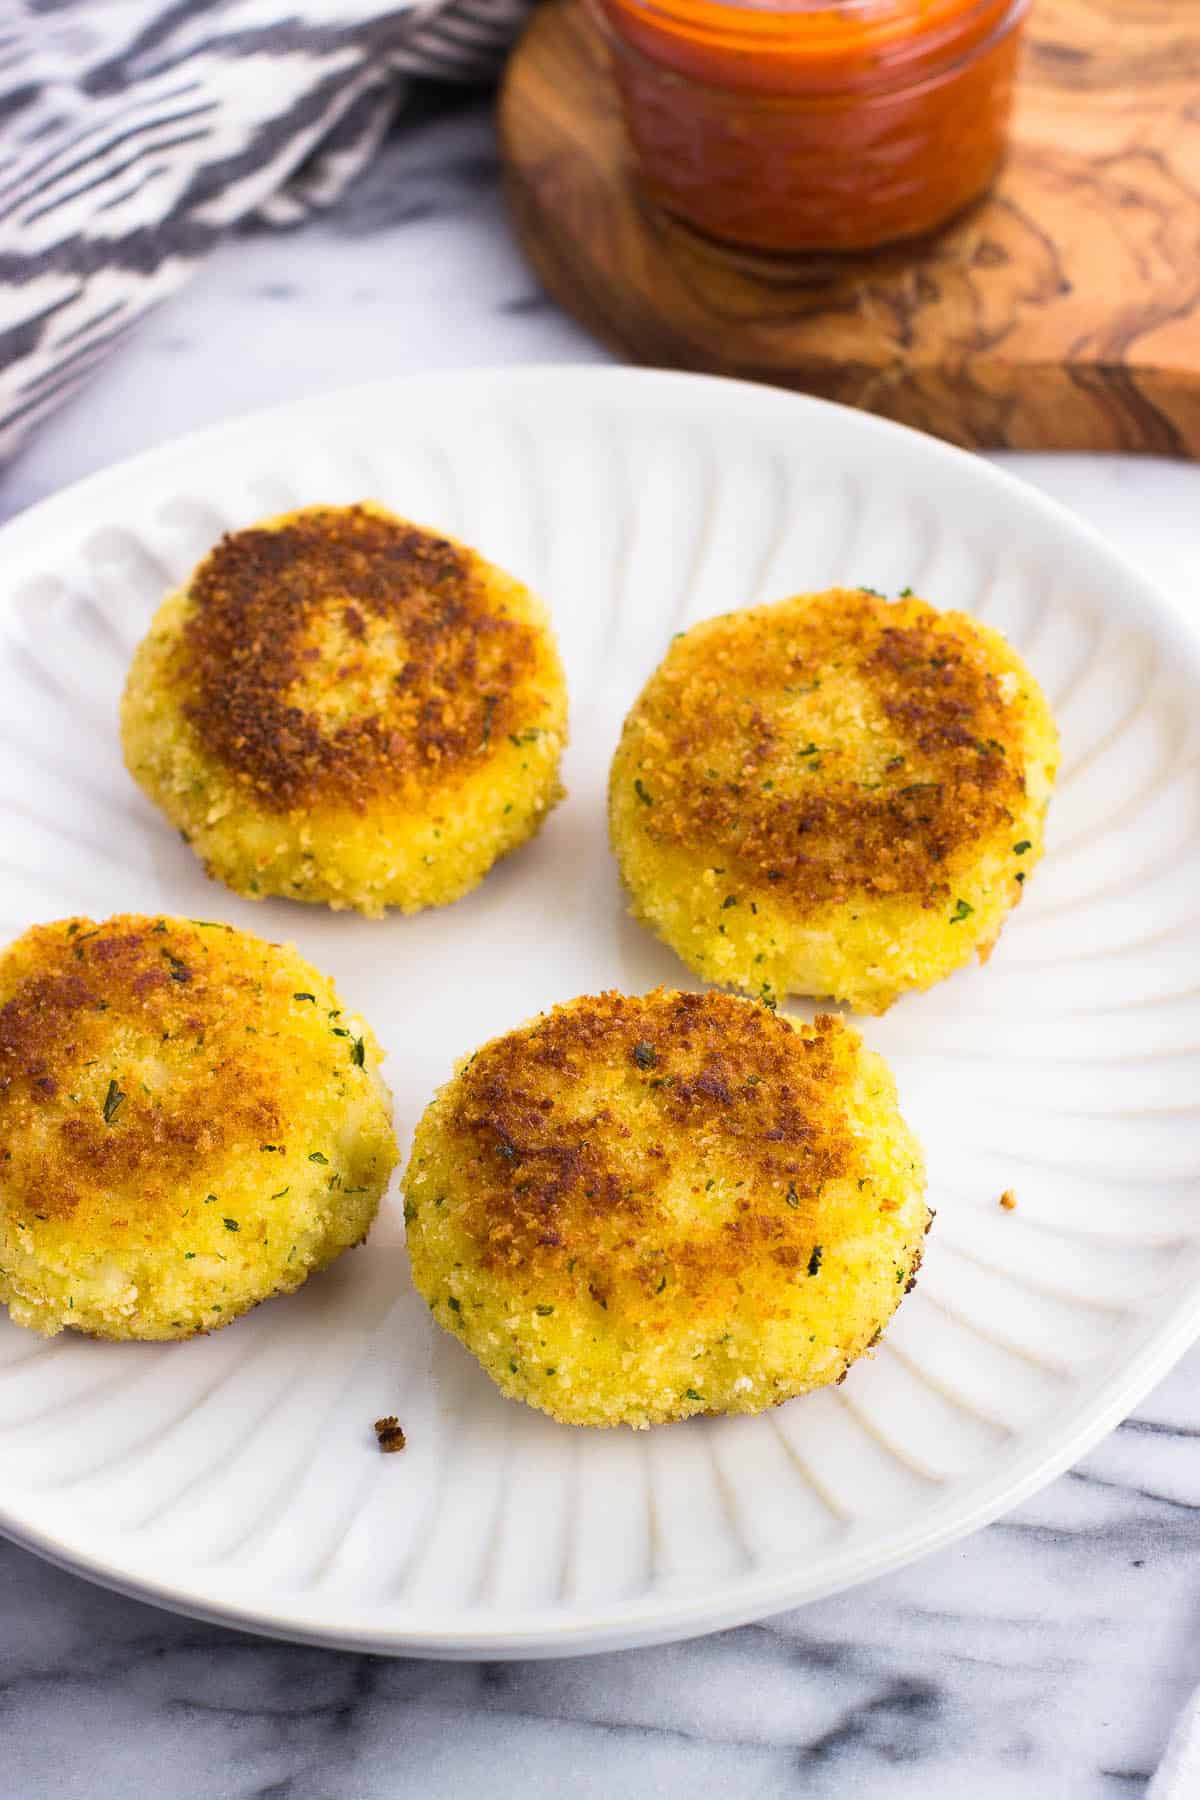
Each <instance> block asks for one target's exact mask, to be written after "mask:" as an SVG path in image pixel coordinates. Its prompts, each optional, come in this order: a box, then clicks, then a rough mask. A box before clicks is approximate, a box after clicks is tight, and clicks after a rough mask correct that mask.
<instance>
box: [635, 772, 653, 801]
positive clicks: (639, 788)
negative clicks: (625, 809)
mask: <svg viewBox="0 0 1200 1800" xmlns="http://www.w3.org/2000/svg"><path fill="white" fill-rule="evenodd" d="M633 791H634V793H635V794H636V795H637V797H638V799H639V800H640V801H641V803H642V805H643V806H653V805H654V801H653V800H652V799H651V798H650V795H649V794H648V793H647V792H646V790H645V788H644V787H643V785H642V778H641V776H640V775H636V776H635V777H634V781H633Z"/></svg>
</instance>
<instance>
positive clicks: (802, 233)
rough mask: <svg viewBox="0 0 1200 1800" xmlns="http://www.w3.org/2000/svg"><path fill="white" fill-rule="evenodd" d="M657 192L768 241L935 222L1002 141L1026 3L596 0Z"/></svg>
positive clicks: (869, 234)
mask: <svg viewBox="0 0 1200 1800" xmlns="http://www.w3.org/2000/svg"><path fill="white" fill-rule="evenodd" d="M591 4H592V7H593V10H594V12H595V13H596V14H597V15H598V17H599V18H600V21H601V23H602V25H603V26H604V28H605V31H606V34H607V36H608V38H609V40H610V43H611V45H612V48H613V60H614V67H615V73H616V77H617V83H618V86H619V88H620V91H621V97H622V102H623V105H624V109H625V117H626V123H627V126H628V130H629V134H630V137H631V139H632V143H633V147H634V151H635V154H636V156H637V159H638V163H639V165H640V169H641V174H642V179H643V183H644V185H645V187H646V189H647V190H648V192H649V194H650V196H651V198H652V199H654V200H655V201H657V202H658V203H659V205H661V206H663V207H664V208H665V209H666V210H667V211H669V212H671V213H675V214H677V215H678V216H679V217H681V218H683V219H685V220H686V221H687V222H688V223H689V224H691V225H693V226H695V227H696V228H697V229H698V230H700V231H702V232H705V233H707V234H708V235H710V236H712V237H715V238H719V239H722V240H724V241H726V242H729V243H733V244H740V245H748V246H751V247H753V248H756V249H763V250H862V249H867V248H870V247H872V246H873V245H876V244H883V243H889V242H892V241H893V240H895V239H898V238H906V237H914V236H917V235H918V234H920V233H922V232H925V231H930V230H932V229H933V228H934V227H935V226H937V225H940V224H941V223H942V222H943V221H944V220H946V219H948V218H950V217H951V216H952V215H953V214H954V213H956V212H958V211H959V210H960V208H962V207H963V206H965V205H966V204H967V203H968V201H970V200H972V199H974V198H975V196H976V195H977V194H979V193H980V192H982V190H983V189H984V188H985V187H986V186H987V184H988V183H989V181H990V180H991V179H992V177H993V175H994V174H995V172H996V169H997V167H998V165H999V163H1000V160H1001V157H1002V155H1003V153H1004V145H1005V140H1006V137H1007V131H1008V120H1009V113H1010V110H1011V103H1012V88H1013V76H1014V71H1015V67H1016V60H1017V48H1018V40H1019V27H1020V24H1021V22H1022V19H1023V18H1024V14H1025V11H1026V8H1027V5H1028V0H841V3H840V4H832V5H831V4H828V3H827V0H826V3H824V4H817V3H815V0H791V4H782V3H781V4H762V3H759V4H755V3H754V0H740V3H739V0H591Z"/></svg>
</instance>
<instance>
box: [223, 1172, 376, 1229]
mask: <svg viewBox="0 0 1200 1800" xmlns="http://www.w3.org/2000/svg"><path fill="white" fill-rule="evenodd" d="M291 1191H292V1189H291V1185H290V1183H289V1185H288V1186H287V1187H282V1188H280V1190H279V1192H278V1193H277V1194H272V1195H271V1198H272V1200H282V1199H283V1196H284V1195H285V1194H290V1193H291ZM347 1192H349V1189H347ZM225 1223H226V1225H229V1220H228V1219H226V1221H225ZM230 1230H231V1231H236V1230H237V1226H236V1225H232V1226H230Z"/></svg>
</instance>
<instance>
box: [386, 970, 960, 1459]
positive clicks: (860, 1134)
mask: <svg viewBox="0 0 1200 1800" xmlns="http://www.w3.org/2000/svg"><path fill="white" fill-rule="evenodd" d="M404 1191H405V1220H406V1222H407V1227H408V1242H409V1249H410V1253H411V1257H412V1267H413V1276H414V1279H415V1281H416V1284H417V1286H418V1288H419V1289H420V1291H421V1292H422V1294H423V1295H424V1296H425V1298H426V1300H427V1301H428V1303H429V1305H430V1307H431V1309H432V1311H433V1315H434V1317H435V1318H436V1319H437V1321H438V1323H439V1324H441V1325H443V1326H444V1327H445V1328H446V1329H447V1330H449V1331H452V1332H454V1333H456V1334H457V1335H458V1336H459V1337H461V1339H462V1341H463V1343H464V1344H465V1345H466V1346H467V1348H468V1349H469V1350H470V1351H472V1352H473V1353H474V1355H475V1356H476V1357H477V1358H478V1359H479V1361H480V1362H481V1363H482V1365H483V1367H484V1368H485V1369H486V1370H487V1372H488V1374H489V1375H490V1376H491V1377H492V1379H493V1380H494V1381H495V1382H496V1383H497V1384H498V1386H499V1387H501V1388H502V1389H503V1391H504V1392H505V1393H506V1394H509V1395H511V1396H512V1397H513V1398H514V1399H518V1400H524V1401H526V1402H528V1404H529V1405H531V1406H536V1407H539V1408H541V1409H542V1411H544V1412H548V1413H550V1414H551V1415H552V1417H554V1418H556V1419H560V1420H562V1421H564V1422H566V1423H569V1424H575V1425H617V1424H626V1425H634V1426H643V1425H651V1424H654V1423H656V1422H659V1421H663V1420H668V1419H682V1418H686V1417H687V1416H688V1415H689V1414H692V1413H721V1412H745V1413H753V1412H759V1411H761V1410H762V1409H763V1408H764V1407H767V1406H773V1405H775V1404H776V1403H777V1402H779V1401H781V1400H787V1399H789V1398H790V1397H791V1396H792V1395H795V1394H802V1393H804V1392H805V1391H806V1390H808V1389H810V1388H815V1387H820V1386H822V1385H824V1384H825V1383H828V1382H835V1381H839V1380H840V1379H841V1377H842V1376H843V1375H844V1374H845V1372H846V1370H847V1369H848V1368H849V1366H850V1364H851V1363H852V1362H853V1361H854V1359H855V1357H857V1356H860V1355H861V1354H862V1353H863V1351H864V1350H866V1349H867V1348H869V1346H870V1345H871V1344H873V1343H874V1342H875V1340H876V1339H877V1338H878V1336H879V1334H880V1332H881V1331H882V1330H883V1328H884V1326H885V1325H886V1324H887V1322H888V1320H889V1318H890V1317H891V1315H892V1313H893V1311H894V1310H895V1308H896V1306H897V1305H898V1303H899V1301H900V1299H901V1297H902V1296H903V1294H904V1293H905V1292H906V1291H907V1289H908V1288H909V1287H911V1286H912V1283H913V1280H914V1278H915V1275H916V1271H917V1267H918V1265H919V1263H920V1260H921V1249H922V1244H923V1241H924V1235H925V1232H926V1230H927V1229H928V1225H929V1220H930V1214H929V1211H928V1209H927V1207H926V1205H925V1199H924V1193H925V1172H924V1165H923V1161H922V1156H921V1151H920V1148H919V1146H918V1144H917V1142H916V1139H915V1138H914V1137H913V1135H912V1133H911V1132H910V1131H909V1129H908V1127H907V1126H906V1125H905V1123H904V1121H903V1119H902V1118H901V1116H900V1113H899V1111H898V1110H897V1102H896V1088H895V1083H894V1082H893V1080H892V1076H891V1074H890V1072H889V1070H888V1068H887V1065H886V1064H885V1063H884V1062H883V1061H882V1060H881V1059H880V1058H879V1057H878V1056H876V1055H874V1054H873V1053H872V1052H871V1051H869V1050H867V1049H866V1048H865V1047H864V1046H863V1043H862V1041H861V1039H860V1038H859V1035H858V1033H857V1032H856V1031H854V1030H853V1029H852V1028H851V1027H849V1026H847V1025H844V1024H843V1023H842V1022H841V1020H839V1019H836V1018H832V1017H824V1018H819V1019H818V1020H817V1021H816V1023H815V1024H814V1025H811V1026H810V1025H795V1026H793V1025H792V1024H791V1023H789V1022H788V1021H787V1020H786V1019H784V1018H782V1017H780V1016H778V1015H776V1014H773V1013H772V1012H770V1011H769V1010H768V1009H767V1008H765V1007H762V1006H759V1005H756V1004H755V1003H754V1002H752V1001H749V1000H743V999H740V998H736V997H735V996H733V995H730V994H720V993H712V992H710V993H706V994H691V993H677V992H672V991H668V990H664V989H659V990H658V991H657V992H655V993H652V994H646V995H643V996H640V997H635V998H630V997H627V996H624V995H621V994H616V993H608V994H602V995H600V996H599V997H597V998H582V999H578V1000H572V1001H570V1002H568V1003H567V1004H566V1005H564V1006H558V1007H555V1008H554V1010H553V1011H552V1012H549V1013H547V1014H544V1015H543V1016H542V1017H540V1018H538V1019H536V1020H534V1021H533V1022H532V1023H530V1024H528V1025H525V1026H523V1027H521V1028H520V1029H519V1030H516V1031H512V1032H509V1033H508V1034H507V1035H506V1036H504V1037H500V1038H496V1039H494V1040H493V1041H492V1042H491V1043H489V1044H485V1045H484V1047H483V1048H482V1049H481V1050H479V1051H477V1052H476V1054H475V1055H474V1056H472V1057H471V1058H470V1059H469V1060H468V1061H467V1062H466V1063H464V1064H463V1066H462V1067H461V1068H460V1069H459V1071H458V1073H457V1074H456V1075H455V1076H454V1078H453V1079H452V1080H451V1081H450V1082H449V1083H448V1084H447V1085H446V1086H445V1087H444V1088H442V1089H441V1091H440V1092H439V1093H438V1094H437V1095H436V1097H435V1098H434V1100H433V1101H432V1103H431V1104H430V1106H429V1108H428V1109H427V1111H426V1113H425V1115H424V1117H423V1119H422V1120H421V1123H420V1125H419V1126H418V1128H417V1133H416V1139H415V1142H414V1145H413V1153H412V1160H411V1162H410V1163H409V1166H408V1171H407V1174H406V1176H405V1183H404Z"/></svg>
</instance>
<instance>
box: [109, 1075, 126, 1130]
mask: <svg viewBox="0 0 1200 1800" xmlns="http://www.w3.org/2000/svg"><path fill="white" fill-rule="evenodd" d="M125 1098H126V1096H125V1095H124V1094H123V1093H122V1092H121V1089H120V1088H119V1086H118V1085H117V1083H116V1082H115V1081H110V1082H109V1084H108V1092H107V1094H105V1096H104V1108H103V1110H104V1123H105V1124H106V1125H111V1124H112V1122H113V1120H114V1119H115V1118H116V1116H117V1114H118V1113H119V1112H120V1110H121V1106H122V1104H123V1102H124V1100H125Z"/></svg>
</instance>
